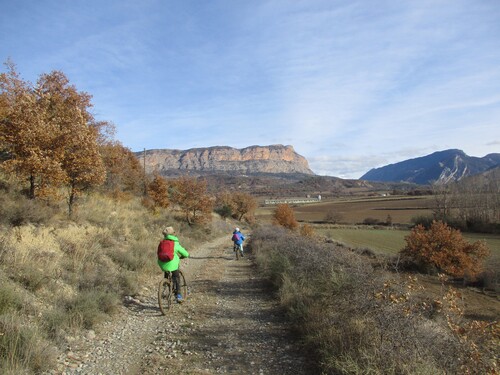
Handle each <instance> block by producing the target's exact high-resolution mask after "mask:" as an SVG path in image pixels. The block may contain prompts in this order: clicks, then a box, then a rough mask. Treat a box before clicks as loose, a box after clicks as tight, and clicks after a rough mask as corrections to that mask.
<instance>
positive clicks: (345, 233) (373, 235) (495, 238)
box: [316, 228, 500, 262]
mask: <svg viewBox="0 0 500 375" xmlns="http://www.w3.org/2000/svg"><path fill="white" fill-rule="evenodd" d="M316 232H317V233H319V234H321V235H324V236H326V237H329V238H331V239H334V240H335V241H338V242H342V243H345V244H346V245H348V246H350V247H355V248H369V249H371V250H373V251H375V252H378V253H382V254H389V255H392V254H396V253H397V252H398V251H399V250H401V249H402V248H403V247H404V246H405V240H404V238H405V236H407V235H408V234H409V233H410V231H408V230H397V229H396V230H390V229H355V228H328V229H316ZM463 236H464V237H465V238H466V239H467V240H468V241H469V242H475V241H479V240H485V241H486V244H487V245H488V248H489V249H490V250H491V255H490V257H491V259H492V261H494V262H500V235H494V234H480V233H463Z"/></svg>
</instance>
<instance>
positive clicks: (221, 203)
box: [214, 190, 234, 219]
mask: <svg viewBox="0 0 500 375" xmlns="http://www.w3.org/2000/svg"><path fill="white" fill-rule="evenodd" d="M214 210H215V212H217V213H218V214H219V215H220V216H221V217H222V218H223V219H227V218H229V217H231V216H233V210H234V202H233V199H232V194H231V193H229V192H228V191H226V190H223V191H220V192H219V193H218V194H217V195H216V198H215V209H214Z"/></svg>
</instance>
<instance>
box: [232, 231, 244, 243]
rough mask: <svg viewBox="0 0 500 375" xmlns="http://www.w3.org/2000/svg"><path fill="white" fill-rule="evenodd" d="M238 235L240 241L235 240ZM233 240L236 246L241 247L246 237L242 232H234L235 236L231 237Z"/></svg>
mask: <svg viewBox="0 0 500 375" xmlns="http://www.w3.org/2000/svg"><path fill="white" fill-rule="evenodd" d="M235 234H236V235H237V236H238V238H239V239H238V240H235V239H234V235H235ZM231 240H232V241H233V242H234V243H235V244H236V245H241V244H242V243H243V241H245V236H244V235H243V233H241V232H236V231H234V232H233V236H232V237H231Z"/></svg>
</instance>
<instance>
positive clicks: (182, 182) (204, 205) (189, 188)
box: [170, 177, 214, 225]
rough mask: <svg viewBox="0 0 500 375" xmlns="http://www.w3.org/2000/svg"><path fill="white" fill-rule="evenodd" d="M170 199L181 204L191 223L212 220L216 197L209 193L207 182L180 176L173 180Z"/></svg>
mask: <svg viewBox="0 0 500 375" xmlns="http://www.w3.org/2000/svg"><path fill="white" fill-rule="evenodd" d="M170 201H171V202H172V203H174V204H176V205H178V206H179V208H180V209H181V211H182V212H183V214H184V218H185V219H186V222H187V223H188V224H189V225H192V224H195V223H199V224H202V223H206V222H208V221H211V220H212V216H211V214H212V211H213V208H214V199H212V197H211V196H209V195H208V193H207V182H206V181H205V180H197V179H196V178H194V177H179V178H177V179H175V180H173V181H172V182H171V185H170Z"/></svg>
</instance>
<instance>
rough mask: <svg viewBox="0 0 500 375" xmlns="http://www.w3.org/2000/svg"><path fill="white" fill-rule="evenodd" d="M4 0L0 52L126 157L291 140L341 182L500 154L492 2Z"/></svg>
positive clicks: (496, 16) (498, 64)
mask: <svg viewBox="0 0 500 375" xmlns="http://www.w3.org/2000/svg"><path fill="white" fill-rule="evenodd" d="M13 4H14V3H12V4H5V7H4V8H3V9H2V10H3V13H2V14H1V15H0V21H1V22H0V33H1V34H2V35H5V36H6V37H4V38H3V40H2V44H1V45H0V57H1V56H4V58H7V57H8V56H10V57H12V58H13V59H14V61H15V62H16V63H18V65H19V68H20V71H21V73H22V74H24V73H27V74H28V75H30V78H31V77H34V76H35V74H40V73H42V72H46V71H48V70H51V69H62V70H63V71H64V72H66V73H67V74H68V76H69V78H70V79H71V80H72V81H74V83H75V84H76V85H77V87H78V88H79V89H81V90H84V91H88V92H90V93H91V94H92V95H93V96H94V105H95V111H96V114H97V115H98V116H99V117H101V118H102V119H105V120H111V121H113V122H115V123H116V125H117V127H118V137H119V139H120V140H121V141H122V142H123V143H124V144H125V145H126V146H128V147H130V148H132V149H133V150H141V149H142V148H144V147H145V148H163V147H164V148H180V149H183V148H191V147H202V146H212V145H228V146H233V147H245V146H248V145H253V144H261V145H265V144H275V143H282V144H292V145H293V146H294V148H295V149H296V151H297V152H299V153H300V154H302V155H304V156H305V157H306V158H307V159H308V160H309V161H310V165H311V167H312V169H313V170H314V171H315V172H317V173H319V174H327V175H334V176H340V177H346V178H347V177H349V178H357V177H359V176H361V175H362V174H364V173H365V172H367V171H368V170H369V169H371V168H374V167H379V166H381V165H384V164H387V163H394V162H397V161H401V160H404V159H406V158H411V157H417V156H423V155H425V154H426V153H430V152H433V151H436V150H441V149H445V148H461V149H463V150H464V151H466V152H467V153H469V154H471V155H474V156H483V155H485V154H487V153H490V152H498V151H499V150H498V144H499V141H498V140H500V126H499V122H500V96H499V94H498V87H500V38H499V35H500V7H499V6H498V3H497V1H495V0H485V1H481V2H476V1H472V0H443V1H439V2H436V1H434V0H424V1H419V2H394V1H385V0H384V1H381V2H377V3H376V4H375V3H374V2H372V1H370V0H354V1H349V2H343V1H331V0H311V1H307V2H290V1H285V0H257V1H253V2H251V3H246V2H238V3H232V2H227V1H223V0H216V1H211V2H196V3H193V2H189V1H183V2H176V1H170V0H168V1H160V0H147V1H142V2H137V1H132V0H121V1H118V0H113V1H106V2H101V1H97V0H89V1H86V2H65V3H61V2H59V1H56V0H44V1H42V2H37V1H34V0H32V1H24V2H22V3H21V4H22V5H20V6H17V5H16V6H14V5H13ZM16 31H19V32H17V33H16Z"/></svg>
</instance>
